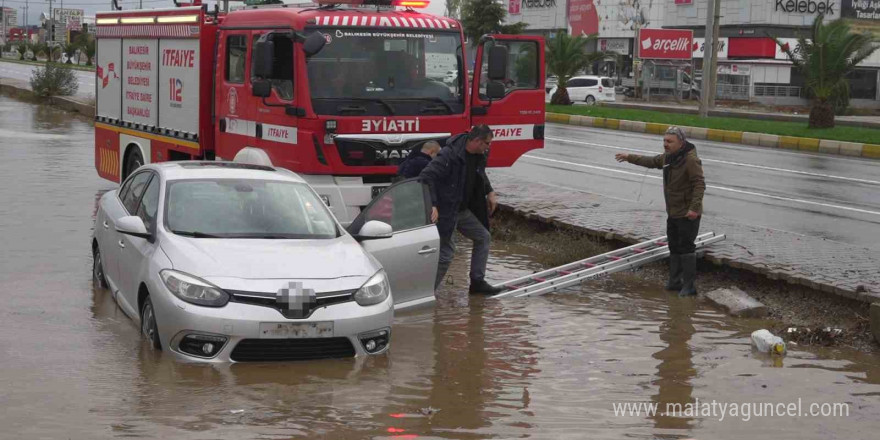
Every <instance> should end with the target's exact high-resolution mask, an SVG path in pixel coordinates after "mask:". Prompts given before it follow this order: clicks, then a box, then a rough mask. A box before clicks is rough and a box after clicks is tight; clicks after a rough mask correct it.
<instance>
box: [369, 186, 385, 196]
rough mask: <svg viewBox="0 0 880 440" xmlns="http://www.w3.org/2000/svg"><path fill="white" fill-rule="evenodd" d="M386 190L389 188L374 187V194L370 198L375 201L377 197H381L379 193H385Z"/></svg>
mask: <svg viewBox="0 0 880 440" xmlns="http://www.w3.org/2000/svg"><path fill="white" fill-rule="evenodd" d="M385 188H388V187H387V186H374V187H373V188H372V189H373V194H372V195H371V196H370V198H373V199H375V198H376V196H378V195H379V193H381V192H382V191H385Z"/></svg>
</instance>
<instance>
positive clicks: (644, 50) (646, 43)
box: [636, 29, 694, 60]
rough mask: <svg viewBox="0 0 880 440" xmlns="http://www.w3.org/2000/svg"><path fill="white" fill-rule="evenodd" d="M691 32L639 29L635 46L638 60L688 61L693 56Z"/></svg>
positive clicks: (692, 34)
mask: <svg viewBox="0 0 880 440" xmlns="http://www.w3.org/2000/svg"><path fill="white" fill-rule="evenodd" d="M693 37H694V33H693V31H686V30H678V29H639V42H638V44H637V45H636V48H637V50H638V54H639V58H644V59H655V60H689V59H691V57H692V56H693V41H694V38H693Z"/></svg>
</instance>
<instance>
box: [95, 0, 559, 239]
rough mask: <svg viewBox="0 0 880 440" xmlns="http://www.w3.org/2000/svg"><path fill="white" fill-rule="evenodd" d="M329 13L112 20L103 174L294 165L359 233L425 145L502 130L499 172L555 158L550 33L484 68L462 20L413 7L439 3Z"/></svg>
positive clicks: (328, 5)
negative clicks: (374, 204) (365, 212)
mask: <svg viewBox="0 0 880 440" xmlns="http://www.w3.org/2000/svg"><path fill="white" fill-rule="evenodd" d="M318 3H321V5H322V6H321V7H318V8H314V7H299V6H296V5H276V6H278V7H274V8H260V7H257V8H246V9H240V10H235V11H230V12H227V11H218V10H216V9H214V10H209V9H208V7H207V6H206V5H201V4H200V0H194V1H193V3H192V5H191V6H180V7H175V8H167V9H144V10H124V11H121V10H114V11H108V12H101V13H98V14H97V16H96V24H97V26H96V36H97V68H96V76H97V81H96V91H95V96H96V114H95V119H96V121H95V168H96V169H97V170H98V174H99V175H100V176H101V177H104V178H106V179H109V180H112V181H116V182H119V181H121V180H123V179H125V178H126V177H127V176H128V175H129V174H131V172H132V171H134V169H136V168H137V167H138V166H140V165H143V164H146V163H151V162H162V161H169V160H185V159H208V160H211V159H223V160H234V161H238V162H247V163H253V164H259V165H266V166H276V167H283V168H287V169H290V170H292V171H294V172H296V173H298V174H300V175H301V176H302V177H303V178H304V179H306V180H307V181H308V182H309V183H310V184H311V186H312V187H313V188H315V190H316V191H318V193H319V194H320V195H321V196H322V198H323V199H324V200H326V201H327V202H329V203H328V204H329V205H330V209H331V210H332V211H333V212H334V214H335V215H336V216H337V218H339V220H340V221H341V222H342V223H347V222H350V221H351V220H352V219H354V218H355V217H356V216H357V214H358V213H359V212H360V209H361V208H362V207H364V206H366V205H367V204H368V203H369V202H370V200H371V199H372V197H373V196H374V195H375V194H377V193H378V192H380V191H381V190H382V189H384V188H385V187H387V186H388V185H389V184H390V182H391V180H392V179H393V178H394V176H395V174H396V172H397V165H398V164H399V163H400V162H401V161H402V160H403V159H404V158H405V157H406V156H407V155H408V154H409V152H410V151H411V150H413V149H418V148H421V146H422V145H423V144H424V143H425V142H428V141H432V140H434V141H439V142H441V143H442V142H445V140H446V139H448V138H449V137H450V136H452V135H456V134H460V133H464V132H467V131H468V130H470V128H471V127H472V126H474V125H478V124H487V125H489V126H490V127H491V128H492V129H493V131H494V134H495V136H494V139H493V142H492V148H491V150H490V153H489V158H488V164H489V166H491V167H506V166H510V165H512V164H513V163H514V162H515V161H516V160H517V159H518V158H519V157H520V156H521V155H523V154H525V153H526V152H528V151H530V150H533V149H536V148H542V147H543V145H544V41H543V39H542V38H541V37H536V36H525V35H489V36H486V37H485V38H483V39H481V40H480V41H479V43H478V46H477V50H476V51H475V52H476V53H475V57H474V59H473V60H471V59H469V58H468V55H467V54H466V52H465V50H464V46H465V44H464V41H465V38H464V35H463V31H462V28H461V24H460V23H459V22H457V21H456V20H454V19H450V18H448V17H440V16H434V15H430V14H425V13H422V12H420V11H417V10H414V9H412V8H418V7H422V6H426V5H427V4H428V1H427V0H318ZM372 6H377V7H372ZM471 65H473V66H474V69H473V70H474V72H472V74H471V72H469V69H468V66H471Z"/></svg>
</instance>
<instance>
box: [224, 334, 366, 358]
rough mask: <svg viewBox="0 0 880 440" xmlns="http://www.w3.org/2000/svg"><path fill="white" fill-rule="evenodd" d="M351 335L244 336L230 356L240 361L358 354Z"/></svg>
mask: <svg viewBox="0 0 880 440" xmlns="http://www.w3.org/2000/svg"><path fill="white" fill-rule="evenodd" d="M354 355H355V351H354V346H353V345H352V344H351V341H349V340H348V338H341V337H340V338H304V339H242V340H241V341H240V342H239V343H238V345H236V346H235V349H234V350H232V355H230V358H231V359H232V360H233V361H236V362H270V361H308V360H316V359H337V358H349V357H354Z"/></svg>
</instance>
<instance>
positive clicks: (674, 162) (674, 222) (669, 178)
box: [614, 127, 706, 296]
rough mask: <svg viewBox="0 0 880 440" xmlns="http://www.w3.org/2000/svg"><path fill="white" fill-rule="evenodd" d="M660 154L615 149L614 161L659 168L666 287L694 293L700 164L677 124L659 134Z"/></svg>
mask: <svg viewBox="0 0 880 440" xmlns="http://www.w3.org/2000/svg"><path fill="white" fill-rule="evenodd" d="M663 150H664V151H665V152H664V153H663V154H658V155H657V156H639V155H637V154H626V153H619V154H617V155H615V156H614V157H615V159H617V161H618V162H624V161H625V162H629V163H632V164H636V165H641V166H643V167H647V168H660V169H662V170H663V195H664V197H665V199H666V214H667V218H666V236H667V237H666V238H667V241H668V242H669V281H668V282H667V283H666V290H678V291H679V292H678V296H693V295H696V294H697V289H696V288H695V287H694V280H695V278H696V276H697V259H696V254H694V251H695V250H696V246H695V245H694V240H695V239H696V238H697V233H698V232H699V230H700V218H701V216H702V214H703V193H704V192H705V191H706V182H705V180H704V179H703V165H702V162H701V161H700V158H699V157H698V156H697V150H696V148H695V147H694V144H692V143H690V142H688V141H687V138H686V136H685V134H684V131H683V130H682V129H681V128H679V127H669V128H668V129H667V130H666V134H665V135H664V136H663Z"/></svg>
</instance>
